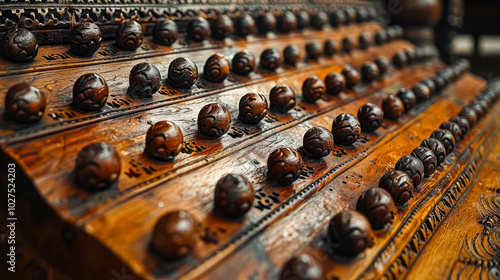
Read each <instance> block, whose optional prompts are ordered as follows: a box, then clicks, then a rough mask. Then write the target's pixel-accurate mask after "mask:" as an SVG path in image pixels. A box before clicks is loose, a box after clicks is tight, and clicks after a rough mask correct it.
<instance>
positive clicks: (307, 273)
mask: <svg viewBox="0 0 500 280" xmlns="http://www.w3.org/2000/svg"><path fill="white" fill-rule="evenodd" d="M292 279H293V280H320V279H322V277H321V266H319V264H318V263H317V262H316V261H315V260H314V259H313V258H312V257H311V256H309V255H307V254H300V255H298V256H295V257H293V258H291V259H290V260H289V261H287V262H286V264H285V265H284V266H283V270H282V271H281V276H280V280H292Z"/></svg>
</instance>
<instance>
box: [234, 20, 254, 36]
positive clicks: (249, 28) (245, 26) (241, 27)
mask: <svg viewBox="0 0 500 280" xmlns="http://www.w3.org/2000/svg"><path fill="white" fill-rule="evenodd" d="M236 33H237V34H238V35H240V36H243V37H245V36H248V35H250V34H253V33H255V21H254V19H253V18H252V17H251V16H250V15H248V14H244V15H243V16H241V17H240V18H238V20H237V21H236Z"/></svg>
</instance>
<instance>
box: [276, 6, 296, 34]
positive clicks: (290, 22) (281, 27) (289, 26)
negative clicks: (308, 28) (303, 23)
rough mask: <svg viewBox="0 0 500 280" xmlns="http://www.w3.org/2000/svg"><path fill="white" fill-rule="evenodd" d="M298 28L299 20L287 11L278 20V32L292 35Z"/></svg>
mask: <svg viewBox="0 0 500 280" xmlns="http://www.w3.org/2000/svg"><path fill="white" fill-rule="evenodd" d="M296 28H297V18H296V17H295V14H294V13H292V12H290V11H286V12H284V13H283V14H282V15H281V16H280V17H279V18H278V31H279V32H281V33H290V32H292V31H294V30H295V29H296Z"/></svg>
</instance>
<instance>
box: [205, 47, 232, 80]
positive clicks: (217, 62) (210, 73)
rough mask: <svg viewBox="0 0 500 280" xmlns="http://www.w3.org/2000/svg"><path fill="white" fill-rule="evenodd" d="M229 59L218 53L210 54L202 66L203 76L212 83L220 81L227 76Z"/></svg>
mask: <svg viewBox="0 0 500 280" xmlns="http://www.w3.org/2000/svg"><path fill="white" fill-rule="evenodd" d="M229 70H230V66H229V60H227V59H226V58H225V57H224V56H222V55H220V54H214V55H212V56H210V57H209V58H208V59H207V61H206V62H205V66H203V74H204V75H205V78H206V79H207V80H209V81H211V82H214V83H222V82H224V80H225V79H226V78H227V76H229Z"/></svg>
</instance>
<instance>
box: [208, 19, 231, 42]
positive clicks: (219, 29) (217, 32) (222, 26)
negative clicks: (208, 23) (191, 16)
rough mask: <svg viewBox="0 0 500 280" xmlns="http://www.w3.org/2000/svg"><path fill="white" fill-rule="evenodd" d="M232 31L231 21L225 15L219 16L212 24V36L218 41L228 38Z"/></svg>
mask: <svg viewBox="0 0 500 280" xmlns="http://www.w3.org/2000/svg"><path fill="white" fill-rule="evenodd" d="M233 31H234V26H233V21H232V20H231V18H230V17H229V16H227V15H219V16H218V17H217V19H215V20H214V21H213V22H212V36H213V37H214V38H216V39H219V40H224V38H226V37H229V36H230V35H231V34H232V33H233Z"/></svg>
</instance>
